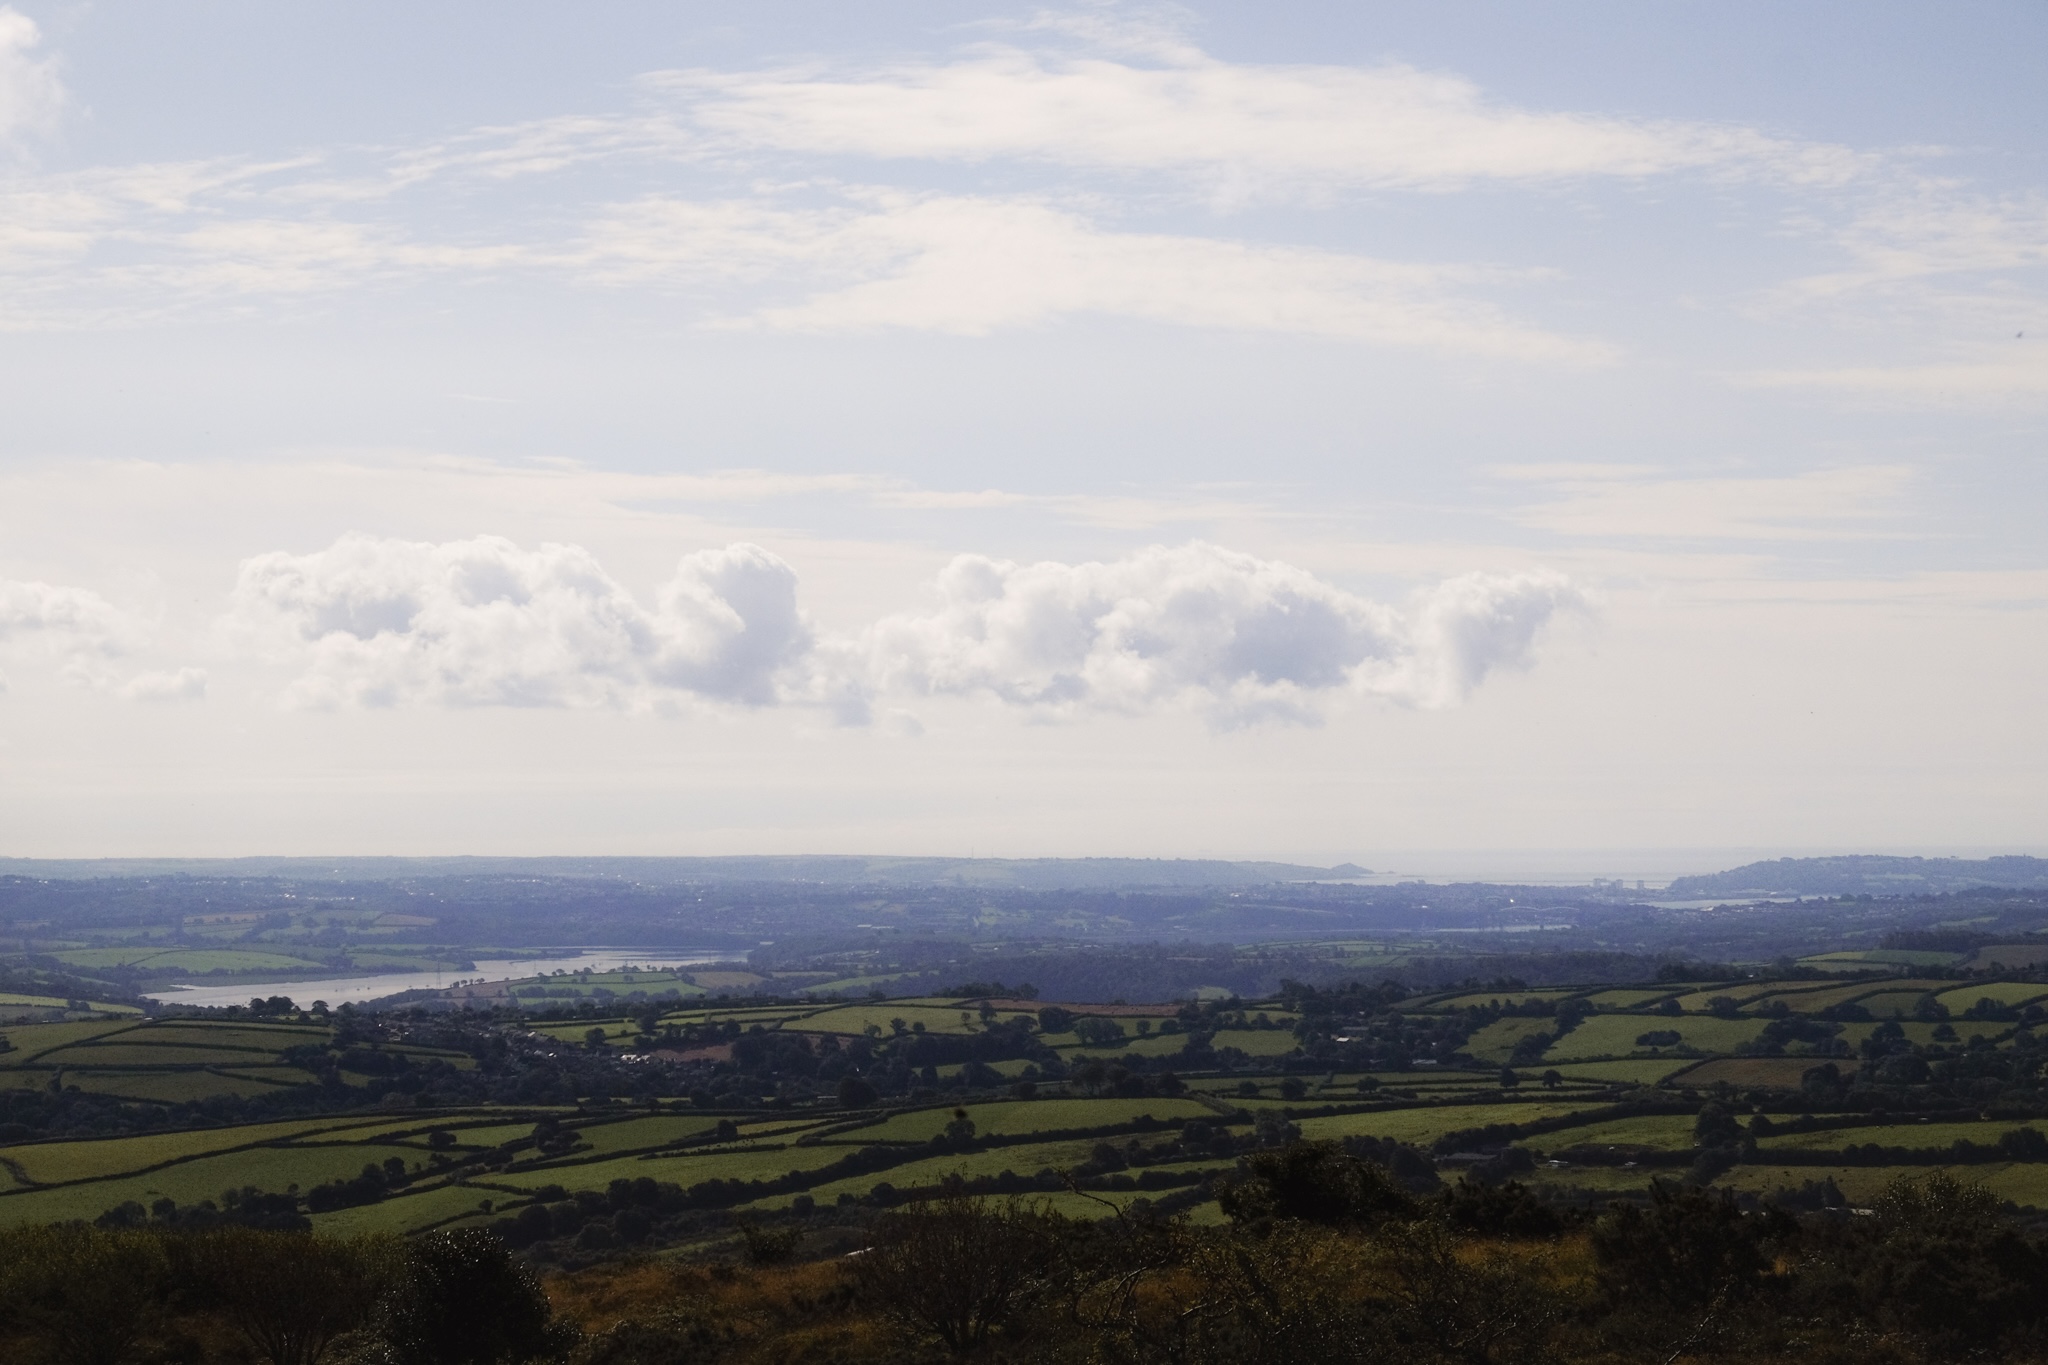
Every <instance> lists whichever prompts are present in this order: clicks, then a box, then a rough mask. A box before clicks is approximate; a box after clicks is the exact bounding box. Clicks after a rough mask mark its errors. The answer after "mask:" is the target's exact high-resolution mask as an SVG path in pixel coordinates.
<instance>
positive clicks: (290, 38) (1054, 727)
mask: <svg viewBox="0 0 2048 1365" xmlns="http://www.w3.org/2000/svg"><path fill="white" fill-rule="evenodd" d="M2044 64H2048V11H2044V10H2043V9H2042V8H2041V7H2040V6H2038V5H2030V4H2024V3H2018V2H2017V0H2003V2H2000V3H1988V4H1984V5H1980V6H1972V7H1970V8H1968V9H1967V10H1966V11H1952V10H1944V11H1933V10H1929V9H1927V8H1926V7H1924V6H1914V5H1907V4H1903V3H1882V4H1859V5H1849V4H1846V3H1815V4H1810V5H1801V6H1796V7H1787V6H1781V5H1767V4H1762V3H1732V4H1723V5H1715V6H1705V5H1680V6H1663V7H1655V8H1648V9H1646V8H1644V7H1642V6H1638V5H1629V4H1624V3H1620V0H1602V2H1600V3H1594V2H1593V0H1586V2H1585V3H1571V4H1562V5H1551V6H1542V7H1531V8H1520V9H1518V8H1512V7H1499V6H1490V5H1484V4H1478V3H1449V4H1441V5H1431V6H1413V5H1407V6H1399V5H1386V4H1365V5H1336V4H1326V3H1316V4H1306V5H1298V6H1291V7H1286V8H1285V9H1278V10H1276V9H1275V8H1274V7H1271V6H1261V5H1247V4H1225V3H1195V4H1187V5H1154V4H1137V3H1113V2H1097V0H1088V2H1086V3H1075V4H1070V5H1056V6H1052V7H1041V6H1039V5H1036V4H1016V3H1005V2H1002V0H994V2H991V3H982V4H975V5H967V6H963V5H959V4H957V3H946V4H940V3H936V0H902V2H900V3H885V4H876V5H869V6H861V7H858V8H856V9H849V8H846V7H842V6H833V5H825V4H821V3H816V2H815V0H802V2H798V0H787V2H782V3H767V4H754V5H747V6H688V7H676V6H665V5H653V4H645V3H622V4H618V5H609V6H604V7H600V8H595V9H593V8H590V7H580V6H579V7H569V6H562V5H559V4H542V3H509V4H493V5H483V4H480V3H473V2H472V0H462V2H456V3H448V4H445V5H436V6H432V7H428V8H426V9H421V8H419V7H413V6H399V5H396V4H391V3H387V2H385V0H376V2H374V3H351V4H340V3H336V2H335V0H320V2H319V3H310V4H304V5H294V6H290V7H284V8H280V7H275V6H268V5H262V4H258V3H255V0H227V2H226V3H204V4H202V3H199V2H198V0H162V3H157V4H152V5H149V6H104V5H97V4H92V3H86V2H85V0H9V3H5V4H0V411H4V412H5V414H6V419H5V421H4V422H0V684H4V690H0V854H5V855H13V856H38V857H72V856H120V855H123V854H128V855H134V854H141V855H144V856H176V855H180V854H186V855H199V856H204V855H219V854H244V853H246V854H281V853H287V852H291V851H295V850H305V849H349V850H354V851H356V852H358V853H363V854H377V853H388V854H407V853H441V852H445V851H447V850H456V851H460V852H467V853H477V854H486V855H497V854H515V853H519V852H525V851H543V852H547V853H559V854H564V855H575V856H590V855H600V854H621V855H633V854H641V855H719V854H736V853H746V854H761V853H788V854H798V853H814V852H820V851H825V852H834V851H843V852H870V853H872V852H874V851H876V850H900V849H913V850H932V851H933V853H932V855H931V856H956V857H957V856H967V855H972V854H978V855H982V856H1005V857H1017V856H1090V855H1099V856H1188V857H1205V856H1208V857H1224V858H1271V859H1277V860H1283V861H1299V862H1314V863H1321V864H1323V865H1328V864H1331V863H1335V862H1339V861H1355V862H1358V863H1361V864H1363V865H1365V866H1369V867H1375V868H1378V867H1379V866H1380V865H1381V864H1383V863H1384V864H1405V865H1407V866H1411V867H1413V868H1414V869H1416V871H1417V875H1433V874H1432V873H1431V871H1430V870H1431V869H1445V870H1446V871H1445V875H1453V874H1456V873H1457V872H1458V871H1459V870H1460V869H1470V868H1490V867H1499V868H1502V869H1515V868H1520V869H1530V870H1533V871H1534V872H1541V871H1542V870H1543V869H1546V868H1549V869H1553V870H1554V874H1553V875H1555V876H1558V877H1567V876H1568V877H1574V878H1575V877H1579V876H1582V875H1583V876H1603V877H1618V878H1623V879H1627V880H1635V879H1637V878H1642V879H1645V880H1656V879H1658V878H1659V877H1660V876H1661V877H1667V878H1668V876H1670V875H1679V874H1681V873H1685V872H1703V871H1711V870H1714V868H1713V867H1712V866H1693V865H1689V864H1688V865H1684V866H1681V865H1679V864H1680V863H1682V862H1684V861H1685V860H1686V859H1690V858H1692V857H1693V856H1694V855H1695V854H1700V855H1705V854H1715V855H1717V856H1718V855H1720V854H1724V853H1726V854H1734V853H1743V852H1758V851H1763V852H1764V854H1765V856H1785V855H1794V854H1798V853H1804V852H1815V853H1828V852H1904V853H1933V852H1936V851H1940V850H1946V849H1959V848H1960V849H1971V850H1980V851H2014V852H2017V851H2030V850H2040V849H2043V848H2044V847H2048V845H2044V843H2043V842H2042V841H2043V840H2044V838H2048V833H2044V831H2048V823H2044V815H2048V726H2044V725H2043V723H2042V719H2041V704H2040V690H2041V689H2040V683H2039V679H2040V678H2041V677H2042V676H2044V674H2048V539H2044V538H2043V536H2042V535H2041V532H2040V526H2041V525H2042V521H2043V515H2042V514H2043V512H2044V511H2048V506H2044V504H2048V497H2044V494H2048V482H2044V469H2048V465H2044V464H2043V462H2042V460H2041V455H2040V452H2041V450H2042V448H2043V444H2042V443H2043V437H2044V435H2048V432H2044V423H2043V414H2044V408H2048V316H2044V300H2048V164H2044V150H2043V149H2044V148H2048V136H2044V134H2048V102H2044V101H2042V100H2041V99H2040V97H2039V92H2040V90H2041V88H2042V77H2043V75H2044V74H2048V73H2044V72H2043V69H2042V68H2043V66H2044ZM1745 860H1747V859H1746V858H1740V857H1738V858H1736V859H1735V862H1740V861H1745ZM1721 865H1722V866H1729V865H1734V864H1733V863H1728V862H1724V863H1722V864H1721ZM1632 869H1634V870H1632ZM1395 870H1396V871H1399V870H1402V869H1401V868H1400V867H1396V868H1395ZM1504 875H1505V874H1504Z"/></svg>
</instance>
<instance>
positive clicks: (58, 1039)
mask: <svg viewBox="0 0 2048 1365" xmlns="http://www.w3.org/2000/svg"><path fill="white" fill-rule="evenodd" d="M134 1026H135V1025H134V1024H133V1022H132V1021H129V1020H125V1019H83V1020H78V1021H76V1022H73V1023H63V1024H15V1025H10V1026H9V1027H8V1029H7V1041H8V1042H9V1043H11V1044H13V1047H14V1050H13V1051H12V1052H0V1069H4V1068H8V1067H23V1066H28V1065H30V1064H31V1063H33V1062H35V1061H37V1060H38V1059H40V1058H41V1057H42V1055H43V1054H44V1053H45V1052H54V1051H56V1050H57V1049H58V1048H60V1047H68V1046H70V1045H71V1044H72V1043H78V1042H84V1041H85V1040H86V1039H88V1038H97V1037H100V1036H101V1035H102V1034H107V1033H116V1032H119V1031H121V1030H123V1029H128V1028H133V1027H134Z"/></svg>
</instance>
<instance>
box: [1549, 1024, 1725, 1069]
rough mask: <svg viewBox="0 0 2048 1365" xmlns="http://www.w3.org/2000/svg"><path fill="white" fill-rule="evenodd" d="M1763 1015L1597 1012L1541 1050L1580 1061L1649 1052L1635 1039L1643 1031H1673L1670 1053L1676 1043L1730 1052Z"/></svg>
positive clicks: (1667, 1048) (1557, 1057)
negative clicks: (1674, 1038) (1726, 1016)
mask: <svg viewBox="0 0 2048 1365" xmlns="http://www.w3.org/2000/svg"><path fill="white" fill-rule="evenodd" d="M1764 1023H1765V1021H1764V1020H1762V1019H1717V1018H1715V1017H1713V1016H1712V1015H1696V1014H1695V1015H1677V1016H1666V1015H1661V1014H1596V1015H1593V1016H1592V1017H1591V1018H1589V1019H1587V1020H1586V1021H1585V1022H1584V1023H1581V1024H1580V1025H1579V1026H1578V1027H1577V1028H1575V1029H1573V1030H1572V1031H1571V1032H1570V1033H1567V1034H1566V1035H1565V1036H1564V1037H1562V1038H1560V1039H1558V1040H1557V1041H1556V1042H1555V1043H1552V1044H1551V1045H1550V1047H1549V1049H1548V1050H1547V1051H1545V1052H1544V1054H1543V1061H1544V1063H1545V1064H1546V1065H1547V1064H1550V1063H1553V1062H1582V1061H1592V1060H1595V1059H1599V1058H1607V1057H1636V1056H1645V1055H1648V1054H1649V1053H1650V1050H1651V1045H1649V1044H1641V1043H1638V1042H1636V1039H1637V1038H1639V1037H1641V1036H1642V1035H1643V1034H1645V1033H1652V1032H1656V1033H1666V1032H1668V1033H1676V1034H1677V1035H1678V1037H1679V1041H1678V1042H1677V1043H1676V1044H1671V1045H1666V1046H1665V1047H1663V1048H1662V1049H1661V1051H1662V1052H1664V1053H1666V1054H1669V1053H1670V1052H1672V1051H1673V1050H1674V1049H1675V1048H1677V1047H1690V1048H1695V1049H1697V1050H1699V1051H1700V1052H1723V1053H1725V1052H1733V1051H1734V1050H1735V1049H1736V1048H1737V1047H1739V1046H1740V1045H1742V1044H1743V1043H1747V1042H1750V1041H1752V1040H1754V1039H1755V1038H1756V1036H1757V1035H1758V1034H1759V1033H1762V1032H1763V1031H1764Z"/></svg>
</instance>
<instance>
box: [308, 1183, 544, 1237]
mask: <svg viewBox="0 0 2048 1365" xmlns="http://www.w3.org/2000/svg"><path fill="white" fill-rule="evenodd" d="M508 1194H509V1196H510V1199H511V1200H521V1199H524V1198H526V1197H527V1192H526V1191H524V1190H513V1191H507V1190H503V1189H497V1188H494V1187H492V1186H489V1185H484V1184H466V1183H455V1184H445V1185H434V1186H432V1187H430V1188H427V1189H414V1190H408V1191H406V1193H405V1194H403V1195H402V1196H400V1197H398V1198H396V1199H383V1200H379V1201H378V1202H377V1203H374V1204H358V1205H356V1206H355V1207H354V1208H352V1209H333V1210H330V1211H328V1212H326V1213H316V1214H314V1215H313V1227H314V1230H315V1231H317V1232H321V1233H324V1234H326V1235H327V1236H330V1237H355V1236H359V1235H361V1234H363V1233H366V1232H388V1233H398V1234H405V1233H412V1232H424V1231H426V1230H427V1229H428V1228H434V1227H439V1226H441V1225H442V1224H444V1223H453V1222H456V1221H458V1220H461V1219H465V1218H468V1217H470V1216H472V1215H477V1214H482V1213H483V1212H484V1208H483V1206H484V1205H485V1204H490V1205H492V1206H493V1207H496V1206H497V1205H500V1204H504V1203H506V1202H508Z"/></svg>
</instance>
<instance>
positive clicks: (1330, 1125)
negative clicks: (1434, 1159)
mask: <svg viewBox="0 0 2048 1365" xmlns="http://www.w3.org/2000/svg"><path fill="white" fill-rule="evenodd" d="M1599 1107H1600V1106H1599V1105H1598V1104H1597V1103H1588V1102H1586V1101H1584V1100H1535V1101H1531V1102H1529V1103H1526V1104H1444V1105H1429V1106H1426V1107H1422V1108H1417V1109H1389V1110H1384V1111H1381V1112H1379V1113H1374V1114H1337V1115H1333V1116H1330V1117H1327V1118H1305V1119H1302V1120H1301V1135H1302V1136H1303V1137H1306V1138H1324V1137H1328V1138H1342V1137H1378V1138H1393V1139H1395V1140H1396V1141H1399V1142H1413V1143H1417V1144H1420V1145H1423V1146H1427V1145H1428V1144H1430V1143H1432V1142H1434V1141H1436V1140H1437V1139H1438V1138H1440V1137H1442V1136H1443V1135H1444V1134H1446V1133H1454V1132H1457V1131H1458V1130H1460V1129H1463V1128H1483V1127H1486V1126H1487V1125H1489V1124H1495V1123H1534V1122H1537V1121H1539V1120H1542V1119H1551V1118H1560V1117H1563V1116H1564V1115H1567V1114H1574V1113H1579V1112H1583V1111H1585V1110H1589V1109H1597V1108H1599Z"/></svg>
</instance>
